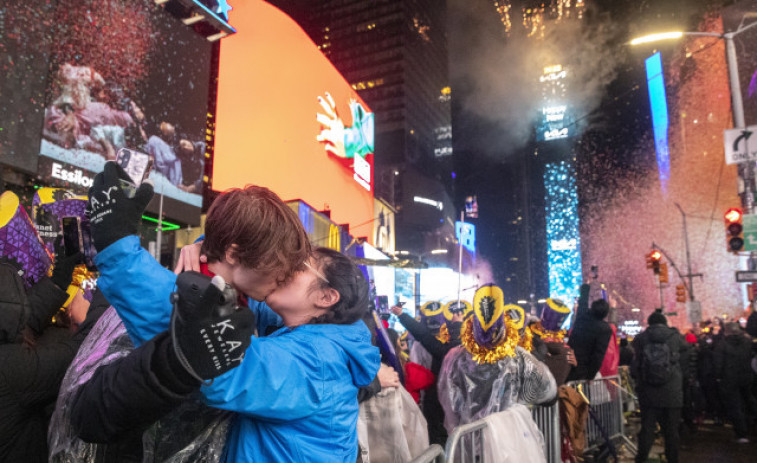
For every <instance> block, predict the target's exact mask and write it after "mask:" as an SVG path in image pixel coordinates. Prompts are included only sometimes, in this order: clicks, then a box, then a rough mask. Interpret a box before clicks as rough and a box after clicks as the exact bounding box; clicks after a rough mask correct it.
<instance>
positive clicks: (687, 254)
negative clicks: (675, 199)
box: [673, 203, 694, 301]
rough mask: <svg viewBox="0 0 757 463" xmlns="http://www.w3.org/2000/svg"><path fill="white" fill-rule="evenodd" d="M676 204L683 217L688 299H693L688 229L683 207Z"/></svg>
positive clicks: (692, 276)
mask: <svg viewBox="0 0 757 463" xmlns="http://www.w3.org/2000/svg"><path fill="white" fill-rule="evenodd" d="M673 204H675V205H676V207H677V208H678V210H679V211H680V212H681V216H682V217H683V239H684V244H685V245H686V268H687V269H688V272H687V273H688V275H686V276H687V277H689V300H691V301H693V300H694V275H692V274H691V255H690V254H689V230H688V229H687V228H686V213H685V212H683V209H682V208H681V205H680V204H678V203H673Z"/></svg>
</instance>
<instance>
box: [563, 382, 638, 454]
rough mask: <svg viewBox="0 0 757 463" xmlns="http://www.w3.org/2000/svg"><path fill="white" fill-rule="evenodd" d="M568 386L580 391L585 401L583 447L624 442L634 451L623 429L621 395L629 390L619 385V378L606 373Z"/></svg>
mask: <svg viewBox="0 0 757 463" xmlns="http://www.w3.org/2000/svg"><path fill="white" fill-rule="evenodd" d="M568 385H569V386H572V387H574V388H576V389H577V390H579V392H581V393H583V395H585V396H586V398H587V399H588V401H589V417H588V418H587V423H586V441H587V442H586V450H587V451H590V450H593V449H595V448H597V447H598V446H600V445H602V444H603V443H605V442H608V443H609V444H611V445H613V446H616V445H619V444H625V445H626V446H627V447H628V448H629V450H631V451H632V452H633V453H636V445H634V443H633V442H632V441H631V439H630V438H629V436H628V434H627V432H626V426H625V420H624V416H623V399H624V395H628V394H630V392H629V391H627V390H626V389H624V388H623V387H622V386H621V385H620V377H619V376H608V377H605V378H600V379H595V380H590V381H572V382H570V383H568ZM631 396H632V394H631Z"/></svg>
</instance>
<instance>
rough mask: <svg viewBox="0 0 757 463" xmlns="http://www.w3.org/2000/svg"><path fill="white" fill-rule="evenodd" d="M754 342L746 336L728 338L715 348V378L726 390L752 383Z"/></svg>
mask: <svg viewBox="0 0 757 463" xmlns="http://www.w3.org/2000/svg"><path fill="white" fill-rule="evenodd" d="M751 361H752V342H751V341H750V340H749V339H748V338H747V337H746V336H744V335H742V334H739V335H731V336H726V337H725V338H724V339H723V341H721V342H719V343H718V345H717V346H716V347H715V377H716V378H717V379H719V380H720V381H721V386H722V387H724V388H732V387H738V386H749V385H750V384H751V382H752V367H751Z"/></svg>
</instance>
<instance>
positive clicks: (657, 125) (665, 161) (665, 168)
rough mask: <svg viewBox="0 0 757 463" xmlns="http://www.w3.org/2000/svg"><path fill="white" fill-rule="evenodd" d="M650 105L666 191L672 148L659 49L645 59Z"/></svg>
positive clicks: (655, 145)
mask: <svg viewBox="0 0 757 463" xmlns="http://www.w3.org/2000/svg"><path fill="white" fill-rule="evenodd" d="M644 63H645V65H646V69H647V87H648V89H649V106H650V108H651V110H652V128H653V129H654V147H655V152H656V153H657V170H658V172H659V176H660V185H661V186H662V190H663V191H665V189H666V186H667V183H668V180H670V149H669V147H668V126H669V121H668V100H667V98H666V97H665V79H664V75H663V72H662V56H661V55H660V52H659V51H658V52H657V53H655V54H654V55H652V56H650V57H649V58H647V59H646V60H645V62H644Z"/></svg>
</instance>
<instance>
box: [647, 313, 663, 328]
mask: <svg viewBox="0 0 757 463" xmlns="http://www.w3.org/2000/svg"><path fill="white" fill-rule="evenodd" d="M667 324H668V319H667V318H665V315H663V314H662V312H658V311H656V310H655V311H654V312H652V314H651V315H650V316H649V318H647V325H649V326H652V325H667Z"/></svg>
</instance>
